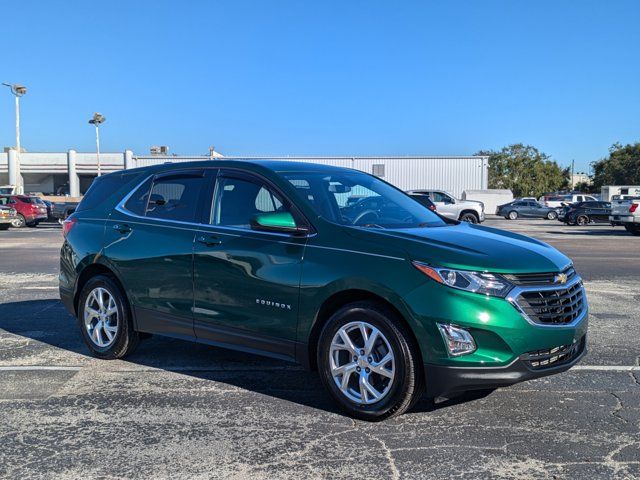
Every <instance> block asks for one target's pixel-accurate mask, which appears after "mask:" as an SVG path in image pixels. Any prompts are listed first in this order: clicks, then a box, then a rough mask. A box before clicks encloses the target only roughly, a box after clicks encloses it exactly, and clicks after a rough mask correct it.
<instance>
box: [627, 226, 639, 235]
mask: <svg viewBox="0 0 640 480" xmlns="http://www.w3.org/2000/svg"><path fill="white" fill-rule="evenodd" d="M624 228H625V229H626V230H627V232H629V233H630V234H631V235H640V225H633V224H631V225H630V224H628V223H625V225H624Z"/></svg>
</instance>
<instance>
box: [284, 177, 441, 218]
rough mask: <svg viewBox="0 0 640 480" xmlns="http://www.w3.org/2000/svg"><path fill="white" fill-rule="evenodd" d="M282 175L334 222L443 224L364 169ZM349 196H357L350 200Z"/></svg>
mask: <svg viewBox="0 0 640 480" xmlns="http://www.w3.org/2000/svg"><path fill="white" fill-rule="evenodd" d="M283 176H284V177H285V178H286V179H288V180H289V181H290V182H291V183H292V184H293V185H294V186H295V187H296V188H298V190H299V193H300V196H301V198H302V200H303V201H305V202H307V203H308V205H309V206H310V207H311V208H312V209H313V210H314V211H315V212H316V213H317V214H318V215H320V216H321V217H323V218H325V219H326V220H329V221H331V222H334V223H338V224H341V225H356V226H366V227H373V228H416V227H427V226H444V225H446V222H445V221H444V220H442V219H441V218H440V217H439V216H438V215H436V214H435V213H433V212H432V211H431V210H429V209H427V208H424V207H423V206H422V205H420V204H418V203H417V202H416V201H415V200H413V199H412V198H411V197H409V196H408V195H406V194H405V193H403V192H401V191H399V190H397V189H395V188H394V187H392V186H391V185H389V184H388V183H386V182H383V181H382V180H380V179H378V178H376V177H374V176H372V175H367V174H366V173H362V172H352V171H335V172H331V173H322V172H299V173H287V174H283ZM353 198H356V199H357V200H356V201H351V199H353Z"/></svg>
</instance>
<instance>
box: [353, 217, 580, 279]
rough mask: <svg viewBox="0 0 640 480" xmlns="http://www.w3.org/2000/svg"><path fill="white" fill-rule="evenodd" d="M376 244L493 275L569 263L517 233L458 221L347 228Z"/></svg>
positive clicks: (549, 268)
mask: <svg viewBox="0 0 640 480" xmlns="http://www.w3.org/2000/svg"><path fill="white" fill-rule="evenodd" d="M349 234H350V235H352V236H354V237H356V238H358V239H360V240H362V241H363V242H366V241H374V242H375V243H387V242H393V244H394V246H396V247H400V248H402V249H404V250H405V251H406V252H407V254H408V255H409V258H410V259H411V260H418V261H421V262H425V263H428V264H431V265H435V266H439V267H449V268H457V269H461V270H480V271H488V272H495V273H541V272H558V271H561V270H562V269H564V268H565V267H567V266H568V265H569V264H570V263H571V260H570V259H569V258H568V257H566V256H565V255H564V254H562V253H560V252H559V251H558V250H556V249H555V248H553V247H552V246H550V245H547V244H546V243H544V242H540V241H539V240H536V239H533V238H530V237H526V236H524V235H519V234H517V233H512V232H507V231H505V230H499V229H497V228H490V227H483V226H480V225H473V224H469V223H466V222H461V223H460V224H458V225H451V226H445V227H427V228H408V229H396V230H375V229H366V230H365V229H360V228H353V229H349Z"/></svg>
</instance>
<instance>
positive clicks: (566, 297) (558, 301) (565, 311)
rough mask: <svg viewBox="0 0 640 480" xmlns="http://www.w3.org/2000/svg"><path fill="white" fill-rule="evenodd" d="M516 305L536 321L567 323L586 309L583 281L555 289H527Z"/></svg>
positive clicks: (520, 295)
mask: <svg viewBox="0 0 640 480" xmlns="http://www.w3.org/2000/svg"><path fill="white" fill-rule="evenodd" d="M515 303H516V305H517V306H518V307H519V308H520V310H521V311H522V312H523V313H524V314H525V315H526V316H527V317H528V318H529V319H530V320H531V321H532V322H534V323H539V324H541V325H566V324H569V323H571V322H573V321H574V320H575V319H577V318H578V317H579V316H580V315H581V314H582V313H583V312H584V311H585V309H586V307H587V301H586V298H585V292H584V287H583V286H582V282H580V281H578V282H575V283H574V284H573V285H571V286H569V287H564V288H558V289H555V290H525V291H522V292H520V294H519V295H518V296H517V297H516V299H515Z"/></svg>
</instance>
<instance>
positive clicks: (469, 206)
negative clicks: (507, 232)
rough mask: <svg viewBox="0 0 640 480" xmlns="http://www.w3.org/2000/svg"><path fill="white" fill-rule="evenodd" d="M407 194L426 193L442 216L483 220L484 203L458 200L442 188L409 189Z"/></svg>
mask: <svg viewBox="0 0 640 480" xmlns="http://www.w3.org/2000/svg"><path fill="white" fill-rule="evenodd" d="M407 193H408V194H409V195H426V196H427V197H429V199H430V200H431V201H432V202H433V204H434V205H435V206H436V212H438V213H439V214H440V215H442V216H443V217H447V218H451V219H453V220H460V221H462V222H469V223H481V222H484V204H483V203H482V202H477V201H475V200H460V199H459V198H455V197H454V196H453V195H452V194H450V193H449V192H445V191H444V190H409V191H408V192H407Z"/></svg>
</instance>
